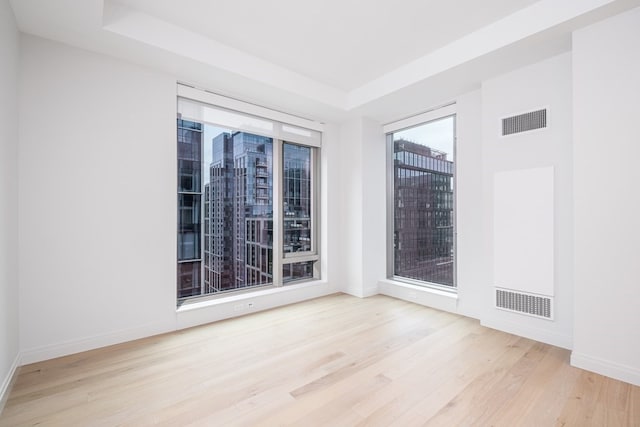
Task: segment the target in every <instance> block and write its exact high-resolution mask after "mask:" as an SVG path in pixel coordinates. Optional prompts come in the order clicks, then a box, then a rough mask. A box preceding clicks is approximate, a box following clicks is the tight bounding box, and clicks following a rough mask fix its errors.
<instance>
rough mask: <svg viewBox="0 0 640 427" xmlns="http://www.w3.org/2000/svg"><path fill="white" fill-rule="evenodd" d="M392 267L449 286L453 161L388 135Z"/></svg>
mask: <svg viewBox="0 0 640 427" xmlns="http://www.w3.org/2000/svg"><path fill="white" fill-rule="evenodd" d="M393 169H394V170H393V172H394V195H395V197H394V222H395V224H394V230H395V233H394V252H395V256H394V273H395V275H397V276H402V277H407V278H411V279H416V280H421V281H427V282H433V283H439V284H443V285H447V286H453V250H454V247H453V242H454V236H453V225H454V217H453V212H454V211H453V174H454V165H453V161H451V160H448V159H447V154H446V153H443V152H441V151H437V150H434V149H432V148H430V147H427V146H425V145H421V144H417V143H414V142H410V141H406V140H404V139H399V140H396V141H394V165H393Z"/></svg>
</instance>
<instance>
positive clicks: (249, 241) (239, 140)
mask: <svg viewBox="0 0 640 427" xmlns="http://www.w3.org/2000/svg"><path fill="white" fill-rule="evenodd" d="M319 145H320V133H319V132H318V131H315V130H310V129H305V128H299V127H296V126H293V125H290V124H282V123H279V122H275V121H272V120H269V119H263V118H260V117H255V116H251V115H248V114H245V113H242V112H236V111H231V110H228V109H225V108H220V107H215V106H213V105H208V104H205V103H202V102H196V101H193V100H189V99H184V98H179V102H178V119H177V148H178V150H177V151H178V230H177V232H178V238H177V242H178V248H177V249H178V250H177V254H178V259H177V262H178V277H177V282H178V283H177V296H178V300H179V301H182V300H185V299H188V298H191V297H198V296H203V295H212V294H216V293H220V292H228V291H235V290H242V289H247V288H255V287H263V286H281V285H283V284H288V283H292V282H297V281H301V280H310V279H317V278H319V265H318V263H319V256H318V251H317V248H318V242H317V223H318V221H317V218H316V211H317V206H318V205H317V202H316V194H317V191H316V189H315V187H316V185H317V178H316V174H317V170H318V168H317V166H316V162H317V159H318V150H319Z"/></svg>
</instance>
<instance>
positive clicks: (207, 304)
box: [176, 280, 336, 329]
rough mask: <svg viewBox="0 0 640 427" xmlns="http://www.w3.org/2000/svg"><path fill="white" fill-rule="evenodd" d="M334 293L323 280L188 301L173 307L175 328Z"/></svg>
mask: <svg viewBox="0 0 640 427" xmlns="http://www.w3.org/2000/svg"><path fill="white" fill-rule="evenodd" d="M335 292H336V291H335V289H333V288H332V287H331V286H330V285H329V283H328V282H327V281H326V280H313V281H309V282H303V283H296V284H291V285H287V286H278V287H270V288H267V289H256V290H255V291H253V292H243V293H240V294H233V295H225V296H221V297H218V298H212V299H206V300H201V301H194V302H189V303H186V304H183V305H181V306H180V307H178V308H176V321H177V329H183V328H188V327H192V326H197V325H202V324H205V323H211V322H216V321H218V320H223V319H229V318H232V317H238V316H243V315H245V314H250V313H255V312H258V311H262V310H268V309H270V308H275V307H280V306H283V305H287V304H294V303H297V302H300V301H304V300H308V299H312V298H318V297H321V296H325V295H330V294H333V293H335Z"/></svg>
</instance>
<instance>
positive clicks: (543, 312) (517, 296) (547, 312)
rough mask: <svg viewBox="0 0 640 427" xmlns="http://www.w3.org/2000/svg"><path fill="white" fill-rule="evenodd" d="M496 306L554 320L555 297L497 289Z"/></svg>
mask: <svg viewBox="0 0 640 427" xmlns="http://www.w3.org/2000/svg"><path fill="white" fill-rule="evenodd" d="M496 308H499V309H501V310H507V311H512V312H514V313H520V314H526V315H528V316H534V317H541V318H543V319H547V320H553V298H551V297H546V296H540V295H532V294H526V293H523V292H519V291H512V290H507V289H496Z"/></svg>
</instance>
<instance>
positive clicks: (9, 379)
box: [0, 353, 21, 414]
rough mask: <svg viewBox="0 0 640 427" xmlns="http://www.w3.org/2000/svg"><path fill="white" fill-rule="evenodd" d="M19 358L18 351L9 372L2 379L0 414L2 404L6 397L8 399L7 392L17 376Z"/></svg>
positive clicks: (19, 364) (5, 401) (2, 407)
mask: <svg viewBox="0 0 640 427" xmlns="http://www.w3.org/2000/svg"><path fill="white" fill-rule="evenodd" d="M20 359H21V358H20V353H18V354H16V357H15V359H13V363H12V364H11V367H10V368H9V372H7V376H6V377H5V378H4V380H3V381H2V387H1V388H0V414H2V410H3V409H4V405H5V404H6V403H7V399H9V393H10V392H11V388H12V387H13V384H14V382H15V380H16V378H18V369H19V368H20V366H21V363H20Z"/></svg>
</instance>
